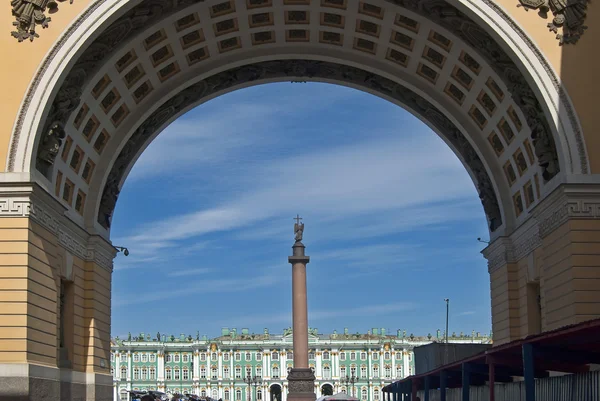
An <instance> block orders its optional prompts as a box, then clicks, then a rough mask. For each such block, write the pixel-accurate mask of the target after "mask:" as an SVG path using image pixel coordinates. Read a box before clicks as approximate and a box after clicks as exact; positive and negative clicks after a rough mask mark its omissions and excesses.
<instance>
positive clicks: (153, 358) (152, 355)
mask: <svg viewBox="0 0 600 401" xmlns="http://www.w3.org/2000/svg"><path fill="white" fill-rule="evenodd" d="M150 362H156V354H150Z"/></svg>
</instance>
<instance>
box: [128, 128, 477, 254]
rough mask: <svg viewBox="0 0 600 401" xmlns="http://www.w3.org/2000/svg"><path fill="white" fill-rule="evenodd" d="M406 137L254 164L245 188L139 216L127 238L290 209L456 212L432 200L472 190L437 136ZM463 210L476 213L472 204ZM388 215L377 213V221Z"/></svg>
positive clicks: (420, 215) (183, 232)
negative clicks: (208, 202) (148, 217)
mask: <svg viewBox="0 0 600 401" xmlns="http://www.w3.org/2000/svg"><path fill="white" fill-rule="evenodd" d="M410 141H411V142H413V143H410V144H408V143H406V139H404V138H401V137H397V138H392V139H386V140H380V141H375V142H373V141H371V142H367V143H358V144H352V145H349V146H342V147H339V148H337V149H332V150H328V151H324V152H321V153H319V154H313V155H305V156H298V157H295V158H292V159H289V160H284V161H278V162H275V163H273V164H269V165H267V166H262V167H261V168H258V169H257V170H255V171H252V172H249V174H248V176H247V177H246V178H247V179H248V180H251V181H252V182H253V183H254V185H253V189H251V190H249V191H248V192H246V193H244V194H241V196H238V197H236V198H235V199H231V200H229V201H228V202H224V203H222V204H221V205H219V206H216V207H213V208H208V209H200V210H198V211H195V212H192V213H187V214H182V215H177V216H174V217H170V218H167V219H164V220H161V221H155V222H152V223H149V224H146V225H144V226H142V227H141V228H140V230H139V232H138V233H137V234H134V235H133V236H131V237H130V238H129V239H128V240H129V241H132V242H133V243H145V242H147V241H158V242H161V241H162V242H165V243H168V242H169V241H177V240H180V239H183V238H189V237H194V236H202V235H205V234H208V233H212V232H222V231H228V230H233V229H239V228H243V227H247V226H249V225H250V224H256V223H257V222H258V221H263V220H266V219H269V218H273V217H277V216H280V215H285V214H289V215H292V213H293V211H298V210H308V211H310V213H311V215H312V216H315V217H321V216H322V217H324V218H327V219H336V218H338V219H342V220H346V221H352V220H353V219H358V217H359V215H361V214H371V215H372V214H374V213H388V212H390V211H395V212H396V213H398V212H402V213H400V214H401V215H402V216H403V218H401V219H400V218H398V219H396V220H397V223H398V224H400V225H402V224H404V225H406V224H407V222H408V223H410V225H411V226H412V225H415V224H420V225H423V224H424V223H425V224H428V223H429V224H435V223H440V222H445V221H454V220H456V215H455V214H453V213H448V212H446V211H444V210H443V209H441V208H440V205H439V204H440V203H441V202H444V203H445V205H450V207H452V205H453V204H454V203H456V202H458V203H459V204H462V203H464V201H465V199H472V198H474V195H475V194H476V192H475V189H474V187H473V184H472V182H471V181H470V179H469V178H468V176H467V174H465V172H464V169H463V168H462V166H461V165H460V163H459V162H458V160H456V158H455V157H454V156H453V155H451V154H449V152H448V151H447V149H446V148H444V146H445V145H444V144H442V143H441V141H439V140H435V138H432V137H431V136H428V137H423V138H418V139H417V140H416V139H415V138H411V139H410ZM415 141H418V143H414V142H415ZM415 145H416V146H415ZM424 160H427V162H426V163H424ZM465 214H466V213H463V214H461V216H464V215H465ZM469 214H470V215H472V214H476V215H481V217H483V216H482V215H483V213H482V211H479V210H478V211H477V212H475V213H473V211H469ZM347 216H348V217H347ZM352 216H357V217H356V218H354V217H352ZM411 216H413V217H412V218H411ZM389 220H390V219H388V221H387V222H386V221H382V220H381V219H380V226H381V225H385V224H389ZM374 228H375V230H377V229H379V230H381V227H374ZM347 233H348V234H351V233H352V231H349V232H347ZM363 233H364V227H362V225H361V235H364V234H363Z"/></svg>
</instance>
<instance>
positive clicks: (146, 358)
mask: <svg viewBox="0 0 600 401" xmlns="http://www.w3.org/2000/svg"><path fill="white" fill-rule="evenodd" d="M142 362H148V354H142Z"/></svg>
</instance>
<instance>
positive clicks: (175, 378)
mask: <svg viewBox="0 0 600 401" xmlns="http://www.w3.org/2000/svg"><path fill="white" fill-rule="evenodd" d="M179 377H181V376H180V374H179V368H175V369H173V380H180V379H179Z"/></svg>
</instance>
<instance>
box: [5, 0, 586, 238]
mask: <svg viewBox="0 0 600 401" xmlns="http://www.w3.org/2000/svg"><path fill="white" fill-rule="evenodd" d="M286 80H287V81H290V80H291V81H303V80H317V81H324V82H332V83H339V84H343V85H348V86H352V87H355V88H358V89H362V90H365V91H367V92H370V93H374V94H376V95H378V96H381V97H383V98H386V99H388V100H390V101H393V102H395V103H397V104H399V105H402V106H403V107H406V108H407V109H408V110H409V111H411V112H413V113H414V114H415V115H417V116H418V117H419V118H421V119H422V120H423V121H424V122H426V123H427V124H428V125H429V126H430V127H431V128H433V129H434V130H435V131H436V132H437V133H438V134H439V135H440V136H441V137H442V138H443V139H444V140H445V141H446V143H448V145H449V146H450V147H451V148H452V149H453V150H454V151H455V153H456V154H457V156H458V157H459V158H460V159H461V161H462V162H463V164H464V165H465V167H466V168H467V170H468V171H469V173H470V174H471V177H472V178H473V180H474V182H475V184H476V186H477V190H478V192H479V195H480V198H481V200H482V203H483V207H484V210H485V212H486V215H487V217H488V221H489V223H490V231H491V233H492V236H498V235H501V234H502V233H505V232H506V231H507V230H512V229H513V228H514V227H515V226H516V225H518V224H519V222H522V221H524V219H526V217H527V213H528V211H529V210H531V209H532V208H533V207H534V206H535V205H536V204H537V203H538V202H539V200H540V199H541V198H542V197H543V195H544V188H545V187H546V186H547V185H551V183H552V181H554V180H553V179H555V178H556V177H558V176H560V174H561V168H563V166H564V165H565V160H567V159H568V158H569V157H570V156H569V155H570V153H569V152H571V153H572V150H568V151H565V150H563V149H562V143H564V142H565V141H564V140H562V139H561V140H559V141H558V144H559V145H561V146H557V141H556V140H555V138H556V137H557V135H558V134H557V128H556V124H555V123H554V122H552V121H551V119H550V118H547V116H548V115H549V113H548V110H547V106H545V105H544V103H540V101H539V100H538V99H539V93H538V91H537V90H534V89H532V87H531V86H530V84H529V82H530V81H531V79H530V78H528V76H526V74H524V73H523V72H522V71H521V69H520V68H519V67H518V66H517V64H515V61H514V60H513V59H512V58H511V57H510V56H509V55H508V54H507V53H506V51H505V49H504V46H501V45H500V44H498V43H497V42H496V41H495V40H494V39H493V38H492V36H491V35H490V34H489V33H488V32H487V30H486V29H484V28H482V27H481V26H479V25H478V24H476V23H475V22H474V21H473V20H472V19H471V18H469V17H468V16H467V15H465V14H463V13H462V12H461V11H459V10H458V9H456V8H455V7H454V6H452V5H449V4H448V3H446V2H445V1H442V0H424V1H410V0H406V1H404V0H394V1H383V0H371V1H368V2H359V1H351V0H228V1H220V0H218V1H197V0H179V1H177V2H175V1H174V0H145V1H141V2H139V3H137V5H135V6H133V7H131V8H130V9H129V10H128V11H126V12H125V13H124V14H123V13H122V14H121V16H120V17H118V18H116V17H115V18H113V20H112V22H107V23H106V24H105V27H104V30H103V31H102V32H101V33H100V34H99V35H98V36H97V37H95V39H94V40H93V41H92V42H91V43H90V44H89V46H87V48H85V50H83V51H82V52H81V53H80V54H79V55H78V58H77V60H76V61H75V62H74V64H73V66H72V67H71V68H70V69H68V71H67V72H66V73H65V74H64V79H63V80H62V84H61V86H60V88H58V90H56V91H55V93H56V94H55V95H54V96H53V100H52V102H51V104H50V106H49V107H47V108H46V111H45V118H44V119H43V122H44V123H43V124H40V126H39V133H40V134H39V135H38V137H39V139H38V140H36V143H35V145H34V149H35V153H34V154H35V157H33V158H32V160H31V163H32V164H34V165H35V169H36V170H37V171H39V172H40V173H41V175H43V177H44V178H43V179H44V180H47V184H46V186H47V187H49V188H51V189H52V190H53V192H54V194H55V196H56V197H57V198H59V199H60V200H61V202H63V203H64V204H65V206H66V207H67V208H68V214H69V215H70V217H71V218H72V219H73V220H75V221H76V222H78V223H80V224H81V225H83V226H85V227H86V228H87V229H88V230H92V231H95V232H99V233H100V234H102V235H105V236H108V233H109V229H110V219H111V216H112V212H113V210H114V207H115V204H116V200H117V197H118V194H119V191H120V188H121V186H122V184H123V181H124V179H125V177H126V175H127V173H128V172H129V170H130V168H131V166H132V165H133V163H134V162H135V160H136V159H137V158H138V157H139V155H140V154H141V152H142V151H143V149H145V147H146V146H147V145H148V144H149V143H150V142H151V140H152V139H153V138H154V137H155V136H156V135H157V134H158V133H159V132H160V131H161V130H162V129H163V128H164V127H165V126H166V125H168V123H170V122H171V121H173V120H174V119H175V118H177V117H178V116H179V115H181V114H182V113H184V112H185V111H187V110H189V109H190V108H192V107H194V106H195V105H197V104H199V103H201V102H203V101H206V100H208V99H210V98H212V97H215V96H218V95H220V94H222V93H225V92H227V91H231V90H234V89H236V88H239V87H243V86H249V85H253V84H258V83H264V82H275V81H286ZM399 130H401V127H399ZM578 143H579V142H577V144H578ZM571 145H572V146H575V145H576V144H571ZM579 153H580V154H583V156H585V154H584V153H585V152H583V153H582V151H581V149H579ZM570 162H572V161H570ZM582 163H583V167H582V169H583V168H585V163H584V162H582ZM13 164H14V161H13ZM9 165H10V160H9ZM563 172H564V171H563Z"/></svg>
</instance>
